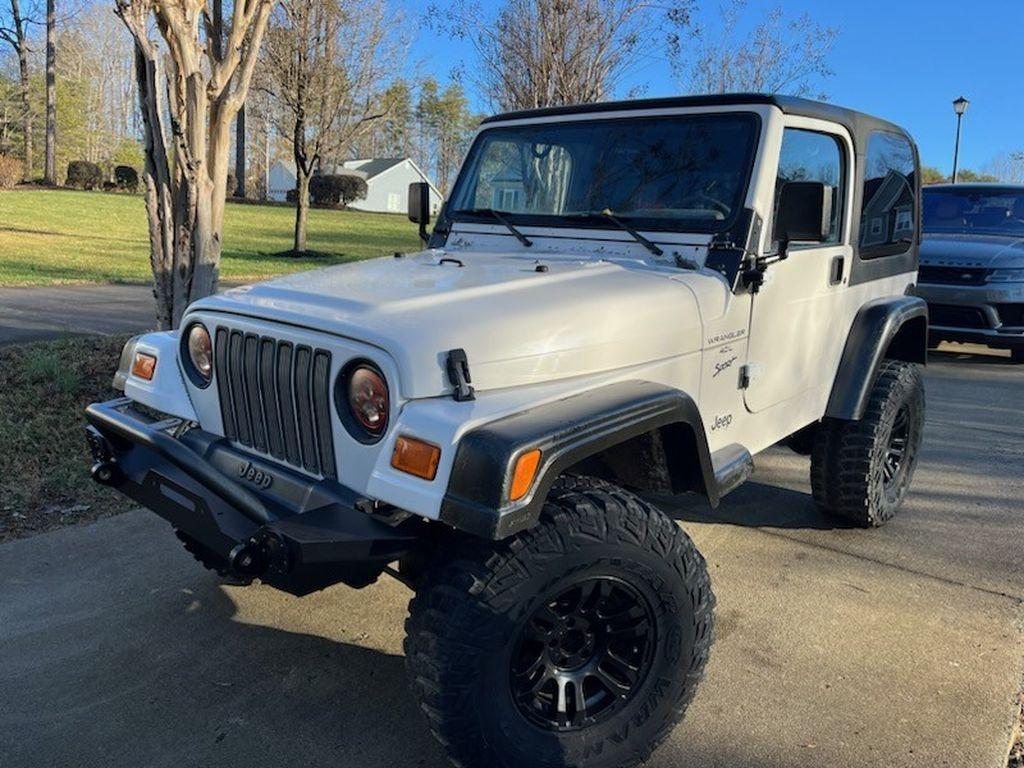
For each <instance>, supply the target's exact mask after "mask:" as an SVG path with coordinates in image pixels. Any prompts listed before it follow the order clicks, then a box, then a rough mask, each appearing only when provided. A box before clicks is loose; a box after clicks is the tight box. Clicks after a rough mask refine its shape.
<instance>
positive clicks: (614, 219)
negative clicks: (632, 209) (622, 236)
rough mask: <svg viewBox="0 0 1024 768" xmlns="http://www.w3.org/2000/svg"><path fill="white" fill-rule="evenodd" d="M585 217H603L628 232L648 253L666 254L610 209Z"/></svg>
mask: <svg viewBox="0 0 1024 768" xmlns="http://www.w3.org/2000/svg"><path fill="white" fill-rule="evenodd" d="M584 215H586V216H601V217H602V218H604V219H606V220H608V221H610V222H611V223H612V224H614V225H615V226H617V227H618V228H619V229H621V230H622V231H623V232H628V233H629V234H630V235H632V236H633V239H634V240H636V241H637V242H638V243H640V245H642V246H643V247H644V248H646V249H647V250H648V251H650V252H651V253H653V254H654V255H655V256H664V255H665V252H664V251H663V250H661V248H659V247H658V246H656V245H655V244H654V243H652V242H651V241H650V240H648V239H647V238H646V237H644V236H643V235H641V234H640V233H639V232H637V231H636V230H635V229H633V227H631V226H629V224H627V223H626V222H624V221H623V220H622V219H620V218H618V217H617V216H616V215H615V214H614V213H612V212H611V210H610V209H608V208H605V209H604V210H603V211H601V212H600V213H596V214H594V213H591V214H584Z"/></svg>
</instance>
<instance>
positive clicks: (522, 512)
mask: <svg viewBox="0 0 1024 768" xmlns="http://www.w3.org/2000/svg"><path fill="white" fill-rule="evenodd" d="M654 429H663V432H662V435H663V438H664V439H665V440H666V441H668V442H670V443H671V445H666V449H669V448H671V451H672V455H674V456H676V457H685V460H686V461H691V462H696V468H695V469H696V470H697V471H695V472H693V481H692V482H691V483H690V486H691V487H690V488H688V490H694V491H698V492H702V493H704V494H705V495H707V497H708V500H709V501H710V502H711V504H712V505H713V506H714V505H717V503H718V486H717V483H716V482H715V475H714V470H713V468H712V464H711V454H710V452H709V450H708V444H707V436H706V433H705V432H704V424H703V421H702V419H701V417H700V412H699V410H698V409H697V404H696V403H695V402H694V401H693V399H692V398H691V397H689V396H688V395H687V394H685V393H684V392H681V391H679V390H678V389H673V388H671V387H667V386H664V385H662V384H655V383H652V382H648V381H626V382H620V383H617V384H609V385H605V386H602V387H598V388H596V389H594V390H591V391H589V392H585V393H582V394H579V395H573V396H571V397H567V398H564V399H562V400H558V401H556V402H553V403H548V404H546V405H542V406H538V407H535V408H530V409H528V410H525V411H521V412H519V413H516V414H513V415H510V416H505V417H503V418H500V419H497V420H495V421H493V422H489V423H487V424H484V425H482V426H480V427H477V428H475V429H472V430H470V431H469V432H467V433H466V434H465V435H464V436H463V437H462V439H461V440H460V441H459V444H458V448H457V450H456V454H455V460H454V463H453V466H452V472H451V477H450V479H449V481H448V489H447V492H446V493H445V496H444V499H443V500H442V503H441V512H440V519H441V521H442V522H445V523H447V524H449V525H451V526H452V527H454V528H457V529H459V530H461V531H464V532H466V533H470V534H472V535H474V536H479V537H482V538H487V539H492V540H498V539H503V538H506V537H508V536H511V535H512V534H515V533H518V532H520V531H523V530H526V529H527V528H529V527H531V526H532V525H534V524H535V523H536V522H537V521H538V520H539V519H540V513H541V509H542V508H543V506H544V502H545V500H546V498H547V495H548V492H549V491H550V490H551V486H552V485H553V484H554V482H555V480H556V479H557V477H558V476H559V475H560V474H562V473H563V472H564V471H565V470H566V469H567V468H569V467H571V466H573V465H574V464H576V463H578V462H579V461H582V460H583V459H585V458H588V457H590V456H593V455H595V454H597V453H600V452H601V451H603V450H605V449H606V448H609V447H611V446H613V445H618V444H619V443H622V442H625V441H626V440H629V439H631V438H634V437H637V436H639V435H643V434H646V433H647V432H650V431H651V430H654ZM536 448H539V449H540V450H541V461H540V467H539V469H538V471H537V478H536V479H535V480H534V483H533V488H532V489H531V491H530V492H529V493H527V495H526V496H525V497H524V498H523V499H521V500H519V501H516V502H513V503H510V502H508V501H507V499H508V489H509V485H510V483H511V473H512V469H513V467H514V465H515V461H516V459H517V458H518V457H519V456H520V455H521V454H522V453H524V452H526V451H530V450H533V449H536ZM667 452H668V450H667ZM691 457H692V458H691Z"/></svg>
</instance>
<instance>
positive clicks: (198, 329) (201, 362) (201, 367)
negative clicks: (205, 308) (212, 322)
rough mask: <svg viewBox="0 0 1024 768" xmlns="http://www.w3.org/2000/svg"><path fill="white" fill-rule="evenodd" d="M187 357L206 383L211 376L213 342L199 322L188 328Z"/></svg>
mask: <svg viewBox="0 0 1024 768" xmlns="http://www.w3.org/2000/svg"><path fill="white" fill-rule="evenodd" d="M188 358H189V361H190V362H191V363H192V368H193V369H194V370H195V372H196V373H197V374H199V377H200V378H201V379H202V380H203V381H204V382H207V383H208V382H209V381H210V379H211V378H213V342H212V341H211V340H210V332H209V331H208V330H206V328H205V327H203V325H202V324H201V323H196V324H195V325H193V326H192V327H191V328H189V329H188Z"/></svg>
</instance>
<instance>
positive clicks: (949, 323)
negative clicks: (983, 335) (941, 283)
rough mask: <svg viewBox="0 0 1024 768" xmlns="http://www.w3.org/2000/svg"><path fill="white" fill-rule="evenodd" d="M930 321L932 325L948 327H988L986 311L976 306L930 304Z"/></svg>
mask: <svg viewBox="0 0 1024 768" xmlns="http://www.w3.org/2000/svg"><path fill="white" fill-rule="evenodd" d="M928 321H929V322H930V323H931V324H932V325H941V326H945V327H948V328H988V327H989V323H988V320H987V319H986V317H985V313H984V312H982V311H981V310H980V309H977V308H976V307H957V306H953V305H950V304H929V305H928Z"/></svg>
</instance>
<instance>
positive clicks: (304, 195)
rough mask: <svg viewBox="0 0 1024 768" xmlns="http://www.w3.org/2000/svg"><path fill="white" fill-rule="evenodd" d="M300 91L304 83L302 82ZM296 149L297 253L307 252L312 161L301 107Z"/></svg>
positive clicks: (296, 116)
mask: <svg viewBox="0 0 1024 768" xmlns="http://www.w3.org/2000/svg"><path fill="white" fill-rule="evenodd" d="M299 87H300V91H301V89H302V87H303V86H302V84H301V83H300V86H299ZM292 147H293V149H294V151H295V194H296V199H295V203H296V206H295V244H294V247H293V248H292V250H293V251H294V252H295V253H296V254H300V253H305V252H306V220H307V219H308V218H309V177H310V172H311V170H312V163H311V162H310V159H309V157H307V155H306V114H305V112H304V111H303V110H302V109H301V108H300V109H299V111H298V112H297V114H296V115H295V132H294V134H293V136H292Z"/></svg>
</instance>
